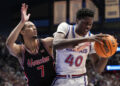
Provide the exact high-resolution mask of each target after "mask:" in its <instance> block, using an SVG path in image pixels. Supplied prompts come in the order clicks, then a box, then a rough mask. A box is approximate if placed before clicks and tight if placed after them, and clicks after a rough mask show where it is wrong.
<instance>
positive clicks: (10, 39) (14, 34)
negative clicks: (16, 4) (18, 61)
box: [6, 21, 24, 46]
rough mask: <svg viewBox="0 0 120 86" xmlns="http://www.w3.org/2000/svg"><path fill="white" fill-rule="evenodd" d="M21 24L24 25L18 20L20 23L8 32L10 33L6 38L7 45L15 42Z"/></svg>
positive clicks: (21, 26)
mask: <svg viewBox="0 0 120 86" xmlns="http://www.w3.org/2000/svg"><path fill="white" fill-rule="evenodd" d="M23 26H24V22H22V21H20V23H19V24H18V25H17V26H16V27H15V28H14V29H13V31H12V32H11V33H10V35H9V36H8V38H7V40H6V45H7V46H10V45H12V44H13V43H15V41H16V40H17V38H18V36H19V33H20V31H21V29H22V28H23Z"/></svg>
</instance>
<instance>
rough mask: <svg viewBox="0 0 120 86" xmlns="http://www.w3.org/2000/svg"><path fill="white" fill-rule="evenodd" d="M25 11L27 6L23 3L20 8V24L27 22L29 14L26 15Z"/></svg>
mask: <svg viewBox="0 0 120 86" xmlns="http://www.w3.org/2000/svg"><path fill="white" fill-rule="evenodd" d="M27 10H28V5H26V4H25V3H23V4H22V7H21V21H22V22H26V21H28V20H29V17H30V13H29V14H27Z"/></svg>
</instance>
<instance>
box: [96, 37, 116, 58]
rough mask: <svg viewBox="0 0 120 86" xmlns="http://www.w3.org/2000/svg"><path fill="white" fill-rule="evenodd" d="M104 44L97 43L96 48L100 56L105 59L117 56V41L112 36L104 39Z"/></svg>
mask: <svg viewBox="0 0 120 86" xmlns="http://www.w3.org/2000/svg"><path fill="white" fill-rule="evenodd" d="M102 39H103V40H101V41H102V44H101V43H99V42H97V41H96V42H95V45H94V48H95V51H96V53H97V54H98V56H100V57H103V58H109V57H111V56H112V55H113V54H115V52H116V50H117V45H118V43H117V40H116V39H115V38H114V36H112V35H108V36H106V37H102Z"/></svg>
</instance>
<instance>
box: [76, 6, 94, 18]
mask: <svg viewBox="0 0 120 86" xmlns="http://www.w3.org/2000/svg"><path fill="white" fill-rule="evenodd" d="M85 17H94V11H93V10H90V9H87V8H82V9H79V10H78V11H77V14H76V19H84V18H85Z"/></svg>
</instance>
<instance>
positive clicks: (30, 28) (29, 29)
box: [20, 21, 37, 39]
mask: <svg viewBox="0 0 120 86" xmlns="http://www.w3.org/2000/svg"><path fill="white" fill-rule="evenodd" d="M20 34H21V35H22V37H23V38H24V37H25V38H28V39H31V38H37V29H36V26H35V25H34V24H33V23H32V22H31V21H27V22H25V25H24V27H23V28H22V30H21V33H20Z"/></svg>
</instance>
